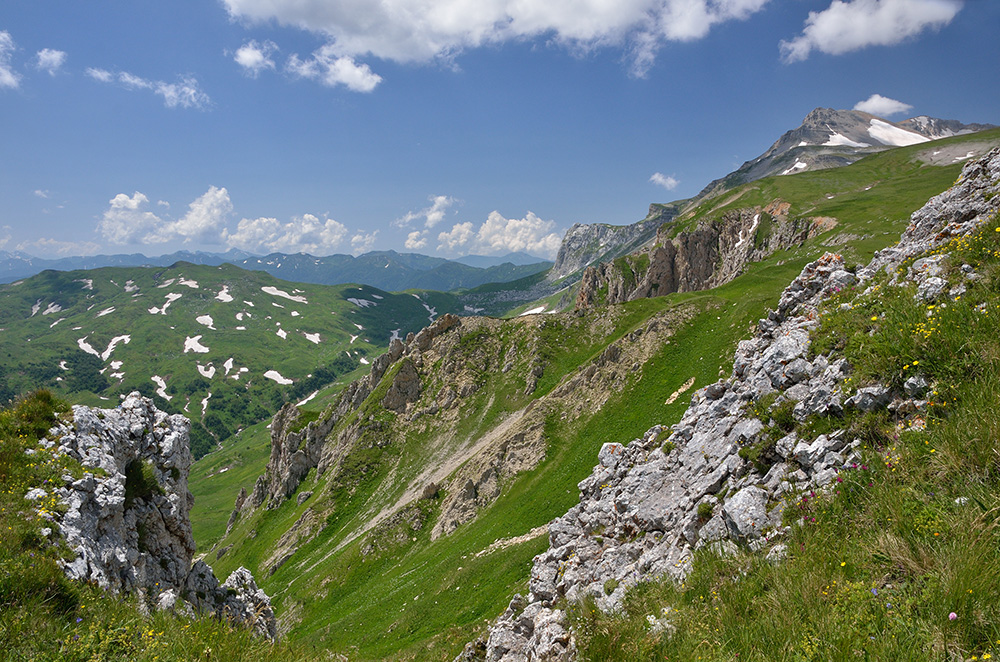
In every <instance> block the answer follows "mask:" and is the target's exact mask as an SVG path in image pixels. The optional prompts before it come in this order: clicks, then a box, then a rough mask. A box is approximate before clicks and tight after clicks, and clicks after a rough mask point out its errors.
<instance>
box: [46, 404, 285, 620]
mask: <svg viewBox="0 0 1000 662" xmlns="http://www.w3.org/2000/svg"><path fill="white" fill-rule="evenodd" d="M189 429H190V422H189V421H188V420H187V419H186V418H184V417H183V416H180V415H177V414H174V415H168V414H166V413H165V412H162V411H159V410H158V409H156V407H154V406H153V403H152V401H151V400H149V399H148V398H144V397H142V396H141V395H140V394H139V393H132V394H130V395H129V396H128V397H126V398H125V399H124V400H123V401H122V403H121V405H119V406H118V407H117V408H115V409H92V408H90V407H84V406H79V405H77V406H74V407H73V417H72V421H70V422H65V421H61V422H59V423H58V424H57V425H56V426H55V427H54V428H52V429H51V430H50V431H49V437H48V439H43V440H42V442H41V443H42V445H43V446H45V447H46V448H49V449H51V450H54V451H55V452H56V453H59V454H63V455H67V456H69V457H71V458H73V459H74V460H76V461H78V462H80V463H81V464H82V465H83V466H84V467H85V468H86V469H89V471H87V472H86V473H84V476H83V478H80V479H73V477H72V476H69V475H66V476H64V484H63V485H61V486H58V487H54V488H48V487H45V488H37V489H35V490H32V491H31V492H29V494H28V498H29V499H33V500H37V499H41V498H44V497H45V496H47V495H48V494H49V492H52V493H53V494H54V495H56V496H58V498H59V500H60V501H61V502H62V504H63V505H64V506H65V508H66V511H65V513H63V514H62V515H55V516H54V517H53V524H54V526H53V527H52V528H50V529H49V531H48V535H51V536H53V537H61V538H62V540H63V541H64V542H65V544H66V545H67V546H68V547H69V549H70V550H72V551H73V553H74V558H72V559H71V560H69V561H66V562H65V565H64V569H65V572H66V575H67V576H69V577H70V578H72V579H76V580H80V581H89V582H94V583H96V584H97V585H99V586H100V587H101V588H104V589H106V590H109V591H112V592H115V593H130V594H139V595H140V596H141V597H142V598H143V602H142V604H144V605H145V606H147V607H148V606H156V607H157V608H160V609H176V610H178V611H180V612H182V613H186V614H189V615H193V613H195V612H198V613H202V614H212V615H215V616H216V617H219V618H223V619H227V620H229V621H231V622H238V623H245V624H247V625H249V626H252V627H253V628H254V629H255V630H256V631H257V632H259V633H260V634H262V635H263V636H266V637H268V638H270V639H274V638H275V637H276V636H277V629H276V623H275V619H274V613H273V611H272V610H271V605H270V600H269V599H268V597H267V595H265V594H264V592H263V591H261V590H260V589H259V588H258V587H257V585H256V583H255V582H254V579H253V577H252V576H251V575H250V573H249V572H248V571H247V570H245V569H243V568H240V569H239V570H237V571H236V572H234V573H233V574H232V575H231V576H230V577H229V579H228V580H227V581H226V582H225V583H223V584H221V585H220V584H219V581H218V580H217V579H216V578H215V575H214V574H213V573H212V570H211V568H209V567H208V566H207V565H206V564H205V563H204V562H202V561H198V562H196V563H195V564H194V565H193V566H192V563H191V562H192V559H193V556H194V552H195V542H194V538H193V537H192V535H191V520H190V511H191V506H192V504H193V502H194V498H193V497H192V496H191V493H190V492H189V491H188V486H187V479H188V470H189V468H190V466H191V450H190V446H189V439H188V432H189ZM53 529H54V530H53Z"/></svg>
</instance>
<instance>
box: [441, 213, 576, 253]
mask: <svg viewBox="0 0 1000 662" xmlns="http://www.w3.org/2000/svg"><path fill="white" fill-rule="evenodd" d="M555 230H556V224H555V221H546V220H542V219H541V218H539V217H538V216H536V215H535V214H534V213H532V212H530V211H529V212H528V213H527V214H526V215H525V217H524V218H505V217H504V216H503V215H502V214H501V213H500V212H498V211H493V212H490V215H489V216H488V217H487V219H486V221H484V222H483V224H482V225H480V226H479V229H478V230H477V229H476V228H475V226H474V225H473V224H472V223H471V222H468V221H467V222H465V223H456V224H455V225H453V226H452V228H451V230H448V231H445V232H441V233H439V234H438V250H443V251H446V252H449V253H459V252H464V253H477V254H485V255H500V254H504V253H510V252H514V251H525V252H528V253H534V254H536V255H544V256H546V257H554V256H555V254H556V253H557V252H558V251H559V246H560V244H562V233H559V232H556V231H555Z"/></svg>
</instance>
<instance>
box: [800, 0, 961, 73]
mask: <svg viewBox="0 0 1000 662" xmlns="http://www.w3.org/2000/svg"><path fill="white" fill-rule="evenodd" d="M962 6H963V0H848V1H846V2H845V1H844V0H833V1H832V2H831V3H830V6H829V7H827V8H826V9H824V10H823V11H820V12H809V17H808V18H807V19H806V25H805V28H804V29H803V30H802V34H800V35H799V36H798V37H796V38H795V39H793V40H791V41H782V42H781V53H782V57H783V59H784V60H785V61H786V62H796V61H799V60H805V59H806V58H808V57H809V54H810V53H811V52H812V51H813V50H817V51H820V52H821V53H827V54H828V55H841V54H843V53H849V52H851V51H856V50H860V49H862V48H867V47H868V46H892V45H894V44H898V43H900V42H902V41H903V40H905V39H908V38H910V37H915V36H916V35H918V34H920V33H921V32H923V31H924V30H928V29H938V28H941V27H944V26H945V25H948V23H950V22H951V20H952V19H953V18H955V15H956V14H958V12H959V11H960V10H961V9H962Z"/></svg>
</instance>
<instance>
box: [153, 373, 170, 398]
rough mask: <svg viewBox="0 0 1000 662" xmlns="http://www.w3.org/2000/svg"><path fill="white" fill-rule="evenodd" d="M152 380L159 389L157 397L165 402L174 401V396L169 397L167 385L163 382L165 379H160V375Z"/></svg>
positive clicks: (154, 376)
mask: <svg viewBox="0 0 1000 662" xmlns="http://www.w3.org/2000/svg"><path fill="white" fill-rule="evenodd" d="M150 380H152V381H153V382H154V383H155V384H156V385H157V386H158V387H159V388H157V389H156V395H158V396H160V397H161V398H163V399H164V400H172V399H173V397H174V396H172V395H167V383H166V382H165V381H163V377H160V376H159V375H153V376H152V377H150Z"/></svg>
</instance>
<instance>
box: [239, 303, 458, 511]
mask: <svg viewBox="0 0 1000 662" xmlns="http://www.w3.org/2000/svg"><path fill="white" fill-rule="evenodd" d="M460 324H461V319H460V318H459V317H457V316H456V315H452V314H446V315H442V316H441V317H439V318H438V319H437V320H436V321H434V322H433V323H432V324H431V325H430V326H427V327H425V328H424V329H422V330H421V331H420V332H419V333H417V334H412V333H411V334H409V335H408V336H407V338H406V341H405V342H403V341H400V340H398V339H396V340H393V341H392V342H391V343H390V344H389V349H388V351H386V352H385V353H384V354H381V355H380V356H378V357H376V358H375V360H373V361H372V367H371V370H370V371H369V373H368V374H367V375H365V376H364V377H362V378H361V379H358V380H355V381H353V382H351V383H350V384H349V385H348V386H347V388H345V389H344V391H343V392H342V393H341V395H340V397H338V398H337V401H336V403H335V404H334V405H333V406H332V408H331V409H330V410H328V411H326V412H324V413H323V415H322V416H321V417H320V418H319V419H318V420H317V421H314V422H312V423H310V424H309V425H307V426H304V427H302V428H301V429H299V430H296V429H295V428H296V427H298V426H297V423H298V421H299V416H300V413H299V411H298V409H297V408H296V407H295V405H293V404H291V403H289V404H286V405H285V406H284V407H282V409H281V410H280V411H279V412H278V413H277V415H275V417H274V420H273V421H272V422H271V457H270V458H269V459H268V463H267V468H266V469H265V471H264V473H263V474H262V475H261V476H259V477H258V478H257V482H256V484H255V485H254V489H253V492H252V493H251V494H250V498H249V499H244V500H239V499H238V501H239V503H238V504H237V506H236V509H235V510H234V516H238V513H239V512H241V511H242V510H243V509H245V508H248V507H249V508H259V507H260V506H261V505H263V504H264V503H265V502H267V503H268V505H269V507H276V506H278V505H280V504H281V502H282V501H283V500H284V499H287V498H288V497H290V496H291V495H292V494H294V493H295V491H296V490H297V489H298V487H299V484H300V483H301V482H302V479H303V478H305V476H306V474H307V473H308V472H309V470H310V469H313V468H317V467H318V468H320V472H321V473H322V471H324V470H325V469H326V468H328V467H329V466H331V465H332V464H335V462H336V459H337V457H338V454H337V453H332V454H331V452H330V449H329V448H326V446H329V442H330V439H329V438H328V437H329V435H330V432H331V431H332V430H333V429H334V427H336V425H337V423H338V421H340V420H341V419H343V418H344V417H345V416H347V415H348V414H350V413H351V412H354V411H356V410H357V409H358V408H359V407H360V406H361V404H362V403H363V402H364V401H365V400H366V399H367V398H368V396H369V395H371V393H372V391H374V390H375V388H376V387H377V386H378V385H379V382H380V381H381V380H382V377H383V376H384V375H385V374H386V372H387V371H388V370H389V369H390V368H391V367H392V366H393V365H395V364H396V363H397V362H399V361H400V359H402V358H403V357H404V356H407V357H408V356H411V355H413V354H415V353H419V352H420V351H422V350H426V349H427V348H428V347H430V345H431V344H432V343H433V342H434V339H435V338H437V337H438V336H440V335H441V334H443V333H445V332H447V331H448V330H449V329H452V328H454V327H456V326H459V325H460ZM404 363H405V362H404ZM412 367H413V366H412V365H410V368H411V369H406V368H403V369H400V370H399V371H398V372H397V373H396V375H395V378H394V381H393V383H392V384H391V385H390V388H389V393H388V394H387V395H386V396H385V398H384V400H383V404H384V405H385V406H386V407H387V408H388V409H392V410H393V411H397V412H398V411H404V410H405V409H406V405H407V404H408V403H410V402H413V401H414V399H415V398H416V397H418V396H419V393H420V382H419V377H418V376H417V375H415V371H414V370H412ZM358 436H360V431H359V430H358V429H357V428H355V429H353V430H351V431H349V432H348V433H347V434H342V435H341V438H340V439H338V440H337V441H338V443H337V444H334V446H337V447H339V448H341V449H346V448H349V447H350V446H351V445H352V443H353V442H354V441H356V440H357V438H358Z"/></svg>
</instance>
